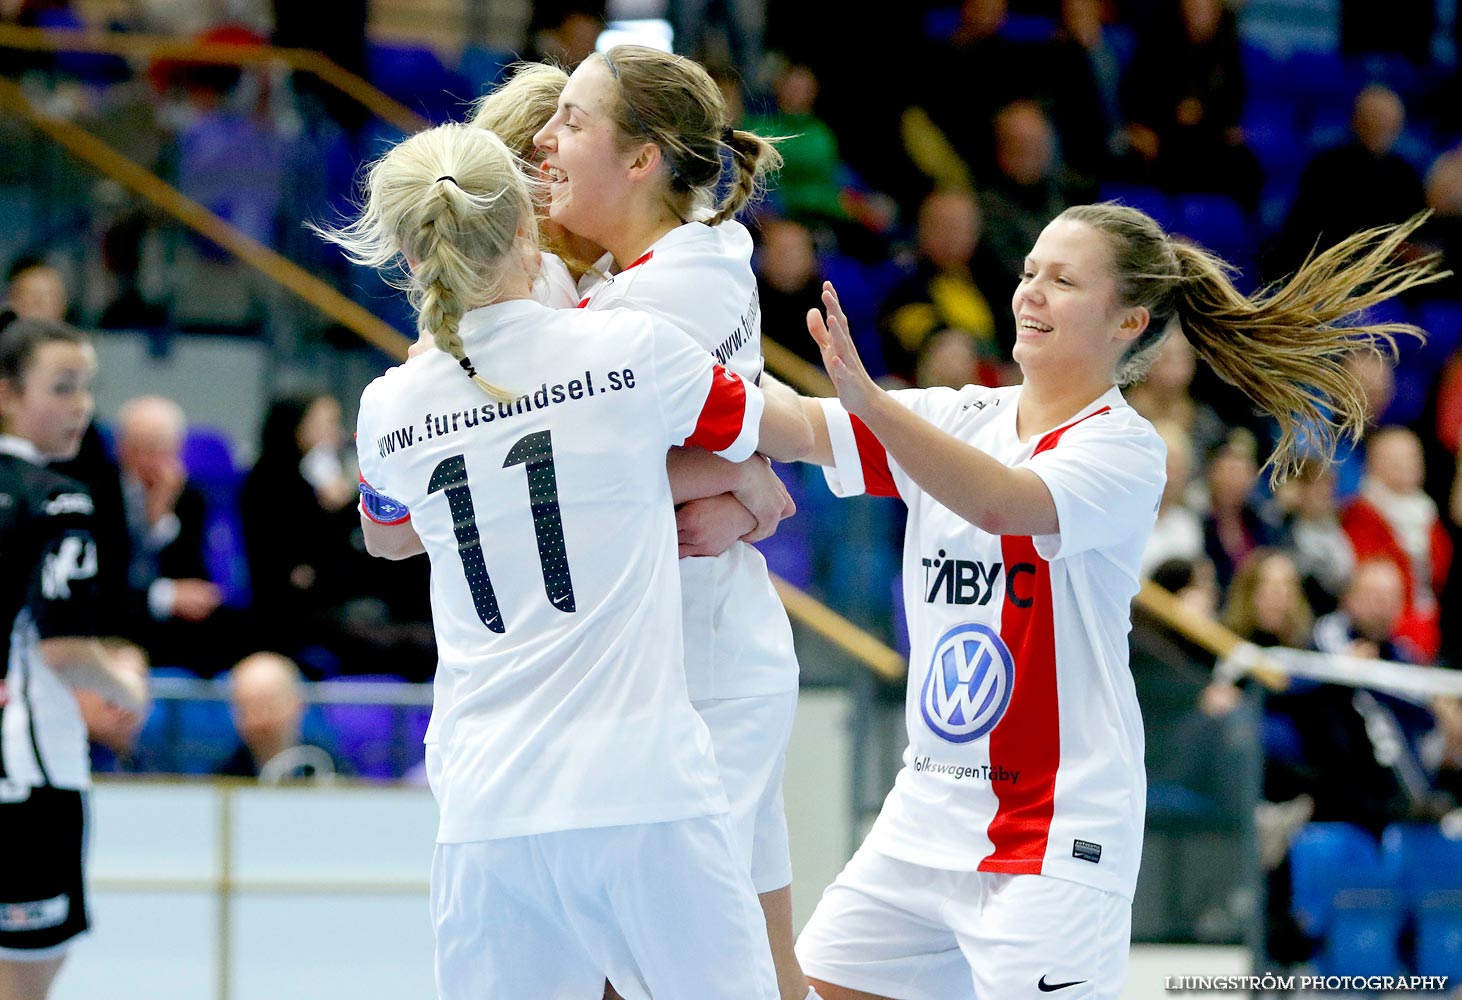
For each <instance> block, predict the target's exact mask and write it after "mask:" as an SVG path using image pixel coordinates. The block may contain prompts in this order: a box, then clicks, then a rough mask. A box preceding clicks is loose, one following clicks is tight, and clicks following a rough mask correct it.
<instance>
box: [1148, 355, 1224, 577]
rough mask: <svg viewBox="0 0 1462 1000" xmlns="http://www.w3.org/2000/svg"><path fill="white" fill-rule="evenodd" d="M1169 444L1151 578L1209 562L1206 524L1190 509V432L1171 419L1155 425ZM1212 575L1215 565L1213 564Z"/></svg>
mask: <svg viewBox="0 0 1462 1000" xmlns="http://www.w3.org/2000/svg"><path fill="white" fill-rule="evenodd" d="M1170 339H1171V338H1170ZM1153 427H1154V428H1156V430H1157V432H1158V434H1159V435H1161V436H1162V439H1163V443H1164V444H1166V445H1167V448H1168V456H1167V473H1168V477H1167V481H1166V482H1165V483H1164V484H1163V492H1162V500H1161V502H1160V505H1159V506H1158V509H1157V523H1156V524H1154V525H1153V527H1152V535H1151V536H1150V537H1149V538H1148V540H1147V548H1145V549H1143V551H1142V575H1143V576H1151V575H1152V572H1153V571H1154V570H1155V569H1156V568H1157V567H1158V566H1159V565H1160V564H1162V563H1166V562H1170V561H1172V560H1184V561H1187V562H1190V563H1191V562H1193V561H1195V560H1203V561H1204V562H1205V563H1206V562H1207V561H1208V560H1207V558H1206V557H1205V556H1204V554H1203V521H1202V520H1201V519H1200V518H1199V517H1198V515H1197V514H1196V513H1194V512H1193V509H1192V508H1191V507H1190V506H1188V487H1189V484H1190V483H1191V482H1192V480H1193V446H1192V444H1190V443H1189V438H1188V434H1187V432H1186V431H1185V430H1184V429H1183V428H1182V427H1181V426H1179V425H1178V424H1176V423H1173V422H1172V421H1170V420H1157V421H1154V422H1153ZM1209 570H1210V572H1211V571H1212V565H1211V564H1210V565H1209Z"/></svg>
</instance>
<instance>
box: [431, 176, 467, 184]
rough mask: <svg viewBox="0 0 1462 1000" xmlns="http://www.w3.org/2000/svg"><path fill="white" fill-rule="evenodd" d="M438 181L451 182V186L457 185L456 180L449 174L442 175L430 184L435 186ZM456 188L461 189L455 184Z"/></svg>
mask: <svg viewBox="0 0 1462 1000" xmlns="http://www.w3.org/2000/svg"><path fill="white" fill-rule="evenodd" d="M440 181H451V182H452V183H453V184H457V178H455V177H453V176H452V175H451V174H442V176H440V177H438V178H437V179H436V180H435V181H432V183H433V184H436V183H438V182H440ZM457 186H458V187H461V186H462V185H460V184H457Z"/></svg>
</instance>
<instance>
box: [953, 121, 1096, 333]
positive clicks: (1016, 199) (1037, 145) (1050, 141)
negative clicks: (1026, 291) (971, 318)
mask: <svg viewBox="0 0 1462 1000" xmlns="http://www.w3.org/2000/svg"><path fill="white" fill-rule="evenodd" d="M991 128H992V134H993V136H994V164H993V169H991V170H990V171H989V172H988V178H987V180H986V181H985V182H984V183H982V184H981V186H980V207H981V209H982V210H983V212H984V215H985V228H984V232H985V243H986V245H987V246H988V252H989V254H990V257H991V259H992V260H993V261H994V262H995V264H996V265H997V266H998V267H999V268H1000V272H999V273H1000V274H1001V277H1002V280H1001V284H1000V286H999V287H1000V288H1002V289H1009V290H1012V291H1013V290H1014V288H1015V286H1016V285H1018V284H1019V283H1020V272H1021V269H1022V267H1023V263H1022V262H1023V261H1024V260H1025V255H1026V253H1028V252H1029V251H1030V248H1031V247H1033V246H1035V243H1036V240H1037V239H1038V238H1039V237H1040V235H1041V230H1042V229H1043V228H1044V227H1045V224H1046V223H1047V222H1048V221H1049V220H1050V219H1053V218H1055V217H1056V216H1057V215H1060V214H1061V212H1062V211H1064V210H1065V209H1066V207H1067V206H1068V205H1073V204H1080V203H1082V202H1086V201H1091V200H1093V198H1092V195H1093V192H1092V190H1091V189H1089V188H1088V186H1087V185H1085V184H1084V183H1082V182H1080V181H1079V180H1078V179H1077V178H1076V177H1074V176H1073V175H1072V174H1070V173H1069V172H1068V171H1067V170H1066V169H1065V168H1064V167H1063V166H1062V164H1061V161H1060V159H1059V157H1058V155H1057V146H1056V131H1055V129H1054V128H1053V127H1052V125H1051V119H1050V118H1049V117H1048V116H1047V115H1046V112H1045V111H1044V110H1043V109H1042V108H1041V105H1040V104H1038V103H1037V102H1035V101H1033V100H1029V99H1021V100H1017V101H1012V102H1011V103H1009V104H1007V105H1005V106H1004V107H1002V108H1000V110H999V111H997V112H996V113H995V117H994V120H993V123H992V125H991ZM1001 311H1002V312H1004V311H1005V310H1001ZM1012 336H1013V332H1012Z"/></svg>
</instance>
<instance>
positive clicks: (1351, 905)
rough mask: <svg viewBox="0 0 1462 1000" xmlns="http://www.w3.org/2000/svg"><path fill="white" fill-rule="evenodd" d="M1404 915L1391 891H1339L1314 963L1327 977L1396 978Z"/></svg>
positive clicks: (1399, 964) (1400, 966)
mask: <svg viewBox="0 0 1462 1000" xmlns="http://www.w3.org/2000/svg"><path fill="white" fill-rule="evenodd" d="M1404 918H1405V913H1404V911H1403V910H1402V908H1401V905H1400V902H1399V899H1398V897H1397V894H1396V892H1395V891H1394V890H1392V889H1386V888H1375V889H1342V890H1340V891H1339V892H1338V893H1336V894H1335V899H1334V904H1333V907H1332V909H1331V913H1330V926H1329V927H1328V928H1327V929H1326V931H1325V945H1324V948H1323V950H1322V951H1321V954H1320V958H1319V961H1318V962H1317V963H1316V965H1317V967H1318V970H1319V971H1320V973H1321V974H1323V975H1326V976H1376V975H1382V976H1385V975H1396V974H1398V973H1400V972H1401V971H1402V962H1401V955H1400V952H1399V950H1398V942H1399V939H1400V936H1401V924H1402V921H1403V920H1404Z"/></svg>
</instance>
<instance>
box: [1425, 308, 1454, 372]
mask: <svg viewBox="0 0 1462 1000" xmlns="http://www.w3.org/2000/svg"><path fill="white" fill-rule="evenodd" d="M1415 321H1416V324H1417V325H1418V326H1420V327H1421V328H1422V329H1423V330H1425V331H1426V332H1427V342H1426V347H1425V354H1426V357H1427V359H1428V360H1429V361H1430V363H1431V364H1433V365H1437V366H1439V365H1441V364H1442V363H1443V362H1444V361H1446V360H1447V358H1448V357H1450V356H1451V354H1452V352H1453V351H1455V350H1457V348H1458V347H1462V302H1456V301H1453V300H1451V299H1433V300H1432V301H1430V302H1426V303H1423V304H1422V305H1421V306H1420V307H1419V308H1418V309H1417V311H1416V317H1415Z"/></svg>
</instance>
